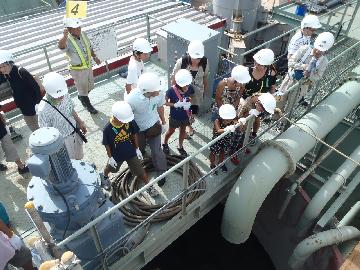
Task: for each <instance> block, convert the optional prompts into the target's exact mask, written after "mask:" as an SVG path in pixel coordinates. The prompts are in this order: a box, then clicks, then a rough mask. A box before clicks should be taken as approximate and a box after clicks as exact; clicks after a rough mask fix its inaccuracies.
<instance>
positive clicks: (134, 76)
mask: <svg viewBox="0 0 360 270" xmlns="http://www.w3.org/2000/svg"><path fill="white" fill-rule="evenodd" d="M132 47H133V55H132V56H131V57H130V60H129V65H128V73H127V77H126V84H125V93H124V100H126V95H127V94H129V93H130V91H131V90H132V89H134V88H136V86H137V82H138V80H139V77H140V75H141V74H142V73H144V71H145V66H144V60H146V59H147V58H148V56H149V53H151V52H152V47H151V45H150V43H149V41H147V40H146V39H144V38H137V39H135V41H134V43H133V46H132Z"/></svg>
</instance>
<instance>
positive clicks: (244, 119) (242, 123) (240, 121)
mask: <svg viewBox="0 0 360 270" xmlns="http://www.w3.org/2000/svg"><path fill="white" fill-rule="evenodd" d="M238 122H239V123H240V124H241V125H243V126H245V124H246V118H244V117H241V118H239V120H238Z"/></svg>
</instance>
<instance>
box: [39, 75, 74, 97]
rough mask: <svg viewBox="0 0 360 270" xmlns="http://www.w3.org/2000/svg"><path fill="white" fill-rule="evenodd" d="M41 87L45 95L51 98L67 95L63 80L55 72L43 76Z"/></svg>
mask: <svg viewBox="0 0 360 270" xmlns="http://www.w3.org/2000/svg"><path fill="white" fill-rule="evenodd" d="M43 86H44V88H45V91H46V93H47V94H49V95H50V96H52V97H53V98H58V97H62V96H64V95H65V94H67V93H68V87H67V85H66V80H65V78H64V77H63V76H61V75H60V74H58V73H56V72H50V73H48V74H46V75H45V76H44V78H43Z"/></svg>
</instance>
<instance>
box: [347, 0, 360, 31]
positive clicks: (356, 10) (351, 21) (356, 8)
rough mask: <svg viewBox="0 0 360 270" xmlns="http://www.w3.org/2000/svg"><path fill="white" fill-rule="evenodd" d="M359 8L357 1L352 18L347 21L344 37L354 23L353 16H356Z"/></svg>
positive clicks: (359, 2) (359, 3)
mask: <svg viewBox="0 0 360 270" xmlns="http://www.w3.org/2000/svg"><path fill="white" fill-rule="evenodd" d="M359 7H360V1H357V2H356V6H355V9H354V12H353V14H352V17H351V19H350V21H349V24H348V27H347V28H346V31H345V35H346V36H347V35H348V34H349V31H350V28H351V26H352V24H353V22H354V19H355V16H356V14H357V12H358V10H359Z"/></svg>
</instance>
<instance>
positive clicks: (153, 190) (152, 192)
mask: <svg viewBox="0 0 360 270" xmlns="http://www.w3.org/2000/svg"><path fill="white" fill-rule="evenodd" d="M147 192H148V193H149V195H150V196H151V197H156V196H159V192H158V191H157V190H156V188H155V187H154V186H151V187H149V188H148V189H147Z"/></svg>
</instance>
